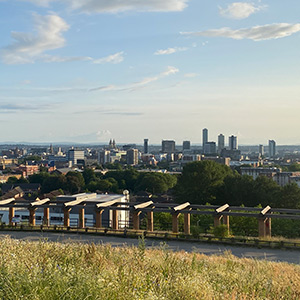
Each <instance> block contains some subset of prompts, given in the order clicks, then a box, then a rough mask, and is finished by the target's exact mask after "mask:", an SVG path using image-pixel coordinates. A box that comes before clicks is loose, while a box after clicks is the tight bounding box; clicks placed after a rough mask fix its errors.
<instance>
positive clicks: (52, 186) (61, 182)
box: [42, 175, 67, 193]
mask: <svg viewBox="0 0 300 300" xmlns="http://www.w3.org/2000/svg"><path fill="white" fill-rule="evenodd" d="M66 182H67V180H66V176H64V175H50V176H49V177H47V178H46V179H45V180H44V182H43V185H42V192H43V193H49V192H51V191H54V190H58V189H62V190H65V187H66Z"/></svg>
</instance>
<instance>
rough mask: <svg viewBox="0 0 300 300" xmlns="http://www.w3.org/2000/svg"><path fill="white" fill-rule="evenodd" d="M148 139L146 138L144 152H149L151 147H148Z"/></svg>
mask: <svg viewBox="0 0 300 300" xmlns="http://www.w3.org/2000/svg"><path fill="white" fill-rule="evenodd" d="M148 141H149V140H148V139H144V153H145V154H147V153H149V147H148Z"/></svg>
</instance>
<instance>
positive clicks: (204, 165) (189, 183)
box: [176, 161, 233, 204]
mask: <svg viewBox="0 0 300 300" xmlns="http://www.w3.org/2000/svg"><path fill="white" fill-rule="evenodd" d="M232 174H233V172H232V171H231V169H230V168H229V167H227V166H224V165H221V164H218V163H216V162H214V161H197V162H192V163H188V164H187V165H186V166H185V167H184V168H183V172H182V175H181V176H180V177H179V180H178V184H177V186H176V198H177V201H179V202H185V201H189V202H191V203H195V204H205V203H206V202H211V203H213V202H214V201H215V199H216V194H217V190H218V188H219V187H220V186H221V185H222V184H223V182H224V179H225V178H226V177H227V176H229V175H232Z"/></svg>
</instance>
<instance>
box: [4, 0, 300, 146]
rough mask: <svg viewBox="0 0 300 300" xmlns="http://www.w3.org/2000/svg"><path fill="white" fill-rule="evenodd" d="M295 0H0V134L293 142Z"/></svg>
mask: <svg viewBox="0 0 300 300" xmlns="http://www.w3.org/2000/svg"><path fill="white" fill-rule="evenodd" d="M299 11H300V2H299V1H296V0H287V1H282V0H272V1H268V0H261V1H240V2H234V1H225V0H210V1H204V0H147V1H146V0H122V1H119V0H109V1H107V0H85V1H82V0H0V34H1V40H0V68H1V73H0V76H1V77H0V79H1V80H0V125H1V127H2V130H1V141H2V142H5V141H14V142H19V141H26V142H69V141H74V142H82V143H85V142H93V143H96V142H99V143H100V142H107V141H109V139H111V138H114V139H116V141H117V142H119V143H124V142H135V143H142V141H143V139H144V138H149V141H150V143H160V141H161V140H162V139H175V140H176V142H177V143H181V142H182V140H191V142H192V143H201V130H202V128H204V127H207V128H208V129H209V140H216V139H217V135H218V134H219V133H223V134H225V135H226V140H227V136H228V135H231V134H235V135H238V137H239V143H240V144H259V143H263V144H267V141H268V139H274V140H276V141H277V143H278V144H299V143H300V132H299V130H298V125H299V109H300V101H299V100H300V76H299V75H300V74H299V73H300V55H299V49H300V20H299Z"/></svg>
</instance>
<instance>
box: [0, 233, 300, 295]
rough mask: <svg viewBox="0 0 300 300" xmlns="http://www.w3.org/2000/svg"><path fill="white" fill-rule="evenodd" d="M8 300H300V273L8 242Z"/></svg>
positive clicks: (2, 247)
mask: <svg viewBox="0 0 300 300" xmlns="http://www.w3.org/2000/svg"><path fill="white" fill-rule="evenodd" d="M0 298H1V299H112V300H115V299H124V300H125V299H130V300H131V299H157V300H161V299H172V300H173V299H174V300H175V299H300V266H299V265H289V264H286V263H274V262H266V261H256V260H251V259H238V258H236V257H234V256H232V255H231V254H230V253H227V254H226V255H225V256H209V257H208V256H205V255H201V254H194V253H185V252H171V251H169V250H168V249H167V248H165V247H164V245H162V246H161V248H160V249H149V250H148V249H145V247H144V242H143V240H141V241H140V243H139V246H138V247H127V248H112V247H111V246H109V245H108V246H107V245H94V244H91V245H86V244H77V243H73V244H63V243H50V242H47V241H45V240H41V241H40V242H25V241H18V240H13V239H10V238H5V239H3V240H1V241H0Z"/></svg>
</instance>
